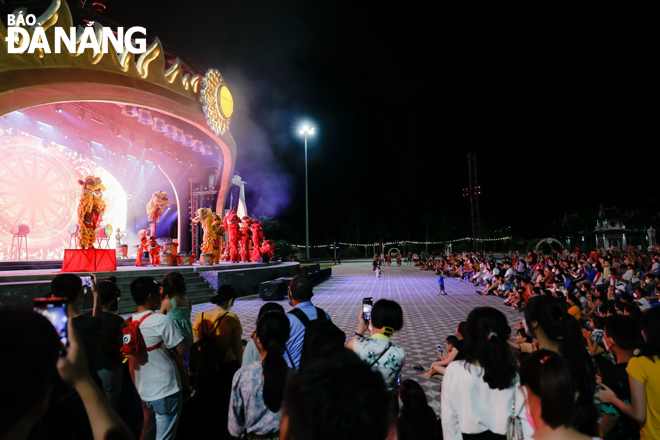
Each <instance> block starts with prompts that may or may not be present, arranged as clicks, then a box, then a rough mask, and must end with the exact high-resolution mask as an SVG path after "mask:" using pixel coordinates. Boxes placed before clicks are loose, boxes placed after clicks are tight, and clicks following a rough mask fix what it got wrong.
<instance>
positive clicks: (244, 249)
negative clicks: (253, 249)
mask: <svg viewBox="0 0 660 440" xmlns="http://www.w3.org/2000/svg"><path fill="white" fill-rule="evenodd" d="M242 220H243V222H242V223H241V226H240V232H241V239H240V245H241V251H240V252H241V261H244V262H248V261H250V235H251V234H250V225H251V224H252V220H250V217H248V216H247V215H245V216H243V219H242Z"/></svg>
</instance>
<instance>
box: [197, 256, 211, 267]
mask: <svg viewBox="0 0 660 440" xmlns="http://www.w3.org/2000/svg"><path fill="white" fill-rule="evenodd" d="M199 264H201V265H202V266H210V265H211V264H213V254H202V255H201V258H200V259H199Z"/></svg>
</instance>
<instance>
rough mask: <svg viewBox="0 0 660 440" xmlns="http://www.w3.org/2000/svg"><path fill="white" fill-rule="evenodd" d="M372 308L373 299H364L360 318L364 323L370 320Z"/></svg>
mask: <svg viewBox="0 0 660 440" xmlns="http://www.w3.org/2000/svg"><path fill="white" fill-rule="evenodd" d="M373 308H374V299H373V298H364V299H363V300H362V317H363V318H364V322H369V321H370V320H371V310H372V309H373Z"/></svg>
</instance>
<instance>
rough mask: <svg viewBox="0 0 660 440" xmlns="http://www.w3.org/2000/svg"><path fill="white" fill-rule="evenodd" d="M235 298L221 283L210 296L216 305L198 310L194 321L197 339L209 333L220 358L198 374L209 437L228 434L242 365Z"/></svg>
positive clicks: (206, 429)
mask: <svg viewBox="0 0 660 440" xmlns="http://www.w3.org/2000/svg"><path fill="white" fill-rule="evenodd" d="M235 300H236V291H235V290H234V288H233V287H231V286H229V285H226V284H225V285H222V286H220V288H218V293H217V294H216V295H215V296H214V297H213V298H211V302H212V303H213V304H215V307H213V308H211V309H209V310H205V311H204V312H201V313H198V314H197V316H196V317H195V323H194V324H193V335H194V337H195V342H197V341H198V340H199V339H200V338H202V337H210V338H212V340H213V341H214V342H215V355H216V356H217V359H213V360H211V364H212V365H213V368H211V367H210V366H209V368H208V369H207V371H205V372H203V373H201V374H200V375H199V377H198V386H197V394H198V396H199V401H200V404H201V406H202V408H203V413H204V424H205V427H204V430H205V431H206V434H205V435H206V437H215V438H218V437H219V438H228V437H229V432H228V431H227V415H228V414H229V396H230V395H231V386H232V379H233V378H234V373H236V371H237V370H238V369H239V368H240V367H241V362H242V360H243V344H242V342H241V335H242V333H243V328H242V327H241V322H240V320H239V319H238V316H236V314H235V313H232V312H230V310H231V308H232V307H233V306H234V301H235Z"/></svg>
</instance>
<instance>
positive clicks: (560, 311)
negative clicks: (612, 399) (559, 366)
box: [523, 296, 599, 436]
mask: <svg viewBox="0 0 660 440" xmlns="http://www.w3.org/2000/svg"><path fill="white" fill-rule="evenodd" d="M523 324H524V327H525V331H526V332H527V334H529V335H530V336H532V337H533V338H536V341H537V344H538V347H539V348H540V349H547V350H550V351H554V352H555V353H559V354H561V355H563V356H564V358H565V359H566V361H567V362H568V365H569V366H570V371H571V377H572V378H573V381H574V384H575V390H576V392H577V393H578V396H577V400H576V402H575V419H574V424H573V426H574V427H575V429H577V430H578V431H580V432H581V433H583V434H586V435H591V436H594V435H597V434H598V432H599V429H598V413H597V412H596V406H595V405H594V396H595V393H596V373H595V371H594V365H593V361H592V360H591V356H589V352H588V351H587V349H586V347H585V346H584V342H583V338H582V332H581V330H580V325H579V322H578V320H577V319H575V318H574V317H573V316H571V315H569V314H568V311H567V310H566V306H565V304H564V303H563V302H562V301H560V300H559V299H557V298H554V297H551V296H535V297H533V298H532V299H530V300H529V302H528V303H527V306H526V307H525V320H524V321H523Z"/></svg>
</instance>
